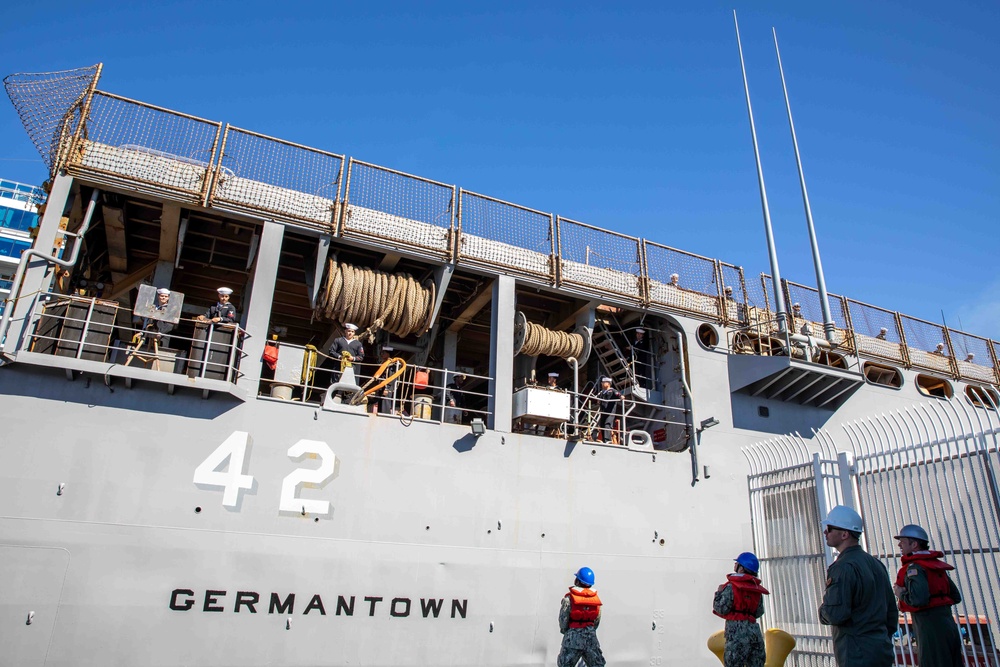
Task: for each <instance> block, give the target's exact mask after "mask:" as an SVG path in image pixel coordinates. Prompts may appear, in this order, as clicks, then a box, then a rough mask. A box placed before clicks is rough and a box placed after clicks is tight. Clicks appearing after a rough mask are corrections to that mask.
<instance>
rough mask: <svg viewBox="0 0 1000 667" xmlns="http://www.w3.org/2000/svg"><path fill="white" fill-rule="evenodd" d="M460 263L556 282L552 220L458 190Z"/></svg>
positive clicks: (548, 215) (533, 211)
mask: <svg viewBox="0 0 1000 667" xmlns="http://www.w3.org/2000/svg"><path fill="white" fill-rule="evenodd" d="M458 228H459V231H460V235H459V246H458V257H459V260H471V261H477V262H482V263H484V264H488V265H490V266H495V267H498V268H500V269H513V270H515V271H518V272H522V273H528V274H531V275H534V276H539V277H545V278H547V279H549V280H554V278H555V267H554V263H553V257H554V256H555V224H554V222H553V216H552V215H551V214H549V213H542V212H541V211H535V210H533V209H530V208H525V207H524V206H518V205H517V204H511V203H510V202H505V201H502V200H499V199H494V198H493V197H487V196H486V195H480V194H476V193H474V192H469V191H468V190H459V220H458Z"/></svg>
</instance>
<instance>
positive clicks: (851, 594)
mask: <svg viewBox="0 0 1000 667" xmlns="http://www.w3.org/2000/svg"><path fill="white" fill-rule="evenodd" d="M826 577H827V578H826V592H825V593H824V594H823V605H822V606H821V607H820V608H819V622H820V623H822V624H823V625H829V626H832V629H833V652H834V657H835V658H836V659H837V665H838V667H890V665H892V663H893V656H894V650H893V646H892V639H891V637H892V635H893V633H894V632H895V631H896V628H897V627H899V616H898V612H897V610H896V597H895V596H894V595H893V593H892V587H891V586H890V585H889V573H888V572H886V570H885V566H884V565H882V563H881V562H880V561H879V560H878V559H877V558H874V557H872V556H870V555H868V554H867V553H865V551H864V549H862V548H861V547H859V546H857V545H854V546H850V547H847V548H846V549H844V550H843V551H841V552H840V555H839V556H837V560H835V561H834V562H833V565H831V566H830V567H829V568H828V569H827V571H826Z"/></svg>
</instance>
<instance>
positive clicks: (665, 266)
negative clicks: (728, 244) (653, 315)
mask: <svg viewBox="0 0 1000 667" xmlns="http://www.w3.org/2000/svg"><path fill="white" fill-rule="evenodd" d="M643 244H644V245H645V249H646V271H647V274H648V278H649V300H650V301H651V302H652V303H656V304H660V305H663V306H669V307H672V308H677V309H679V310H684V311H687V312H691V313H697V314H700V315H710V316H712V317H719V316H720V315H721V314H720V313H719V296H720V294H721V290H720V288H719V281H718V276H717V273H716V270H715V260H713V259H709V258H707V257H701V256H699V255H694V254H692V253H689V252H684V251H683V250H676V249H675V248H669V247H667V246H664V245H660V244H658V243H653V242H651V241H645V240H644V241H643Z"/></svg>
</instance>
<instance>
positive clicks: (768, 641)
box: [764, 628, 795, 667]
mask: <svg viewBox="0 0 1000 667" xmlns="http://www.w3.org/2000/svg"><path fill="white" fill-rule="evenodd" d="M793 648H795V637H793V636H791V635H790V634H788V633H787V632H785V631H784V630H779V629H778V628H768V629H767V630H765V631H764V652H765V653H766V655H767V661H766V662H765V663H764V667H782V665H784V664H785V660H786V659H787V658H788V654H789V653H791V652H792V649H793Z"/></svg>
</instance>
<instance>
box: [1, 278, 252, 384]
mask: <svg viewBox="0 0 1000 667" xmlns="http://www.w3.org/2000/svg"><path fill="white" fill-rule="evenodd" d="M119 311H124V312H119ZM28 317H29V318H30V320H31V324H30V326H29V328H28V331H29V333H28V335H27V337H26V339H25V340H24V341H22V343H21V345H20V347H19V348H18V349H17V350H16V352H22V351H24V352H31V353H35V354H47V355H53V356H56V357H65V358H69V359H77V360H83V361H93V362H97V363H99V364H102V365H103V364H111V365H112V366H116V365H121V366H131V367H133V368H145V369H151V370H155V371H160V372H162V373H163V374H164V376H163V377H162V378H160V377H158V376H156V375H154V376H151V378H150V379H155V380H159V381H162V382H165V383H173V382H176V379H171V378H170V377H168V376H169V375H176V374H181V375H186V376H187V377H189V378H207V379H216V380H223V381H226V382H236V381H237V380H238V379H239V378H240V377H241V376H242V373H241V372H240V370H239V366H240V363H241V360H242V358H243V356H244V355H243V352H242V350H241V347H242V341H243V340H244V339H246V338H247V337H248V334H247V332H246V331H244V330H243V329H241V328H239V327H238V326H236V325H227V324H214V323H212V322H205V321H201V320H198V319H193V320H186V321H185V320H181V322H179V323H178V324H176V325H172V326H170V327H169V328H168V327H163V326H162V325H160V324H159V323H158V322H147V323H146V326H143V325H142V324H141V320H140V321H139V323H137V325H136V326H124V325H122V324H120V323H119V317H121V319H122V320H125V321H132V320H133V315H132V312H131V311H129V310H126V309H123V308H121V307H120V306H119V305H118V303H117V302H114V301H104V300H102V299H99V298H97V297H84V296H75V295H66V294H57V293H40V294H38V295H36V297H35V299H34V303H33V306H32V309H31V312H30V314H29V315H28ZM186 322H188V323H191V325H192V328H193V334H192V335H191V336H182V335H180V334H179V333H178V331H177V329H178V328H179V327H181V326H182V325H183V324H185V323H186Z"/></svg>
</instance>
